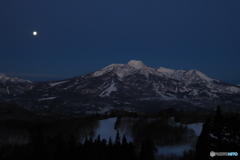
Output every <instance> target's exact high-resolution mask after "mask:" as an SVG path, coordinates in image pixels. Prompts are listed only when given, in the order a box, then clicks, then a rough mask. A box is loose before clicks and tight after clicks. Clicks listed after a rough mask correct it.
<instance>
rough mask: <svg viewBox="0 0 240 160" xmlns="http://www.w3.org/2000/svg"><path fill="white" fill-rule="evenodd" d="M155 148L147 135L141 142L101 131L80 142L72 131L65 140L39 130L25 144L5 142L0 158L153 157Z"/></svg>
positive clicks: (101, 159) (92, 159)
mask: <svg viewBox="0 0 240 160" xmlns="http://www.w3.org/2000/svg"><path fill="white" fill-rule="evenodd" d="M156 151H157V149H156V147H155V146H154V144H153V142H152V140H151V139H150V138H146V139H144V140H143V141H142V142H141V143H138V144H137V143H133V142H128V141H127V138H126V136H125V135H124V136H123V138H122V139H121V137H120V135H119V132H117V134H116V138H115V140H114V141H113V140H112V139H111V137H110V138H109V140H108V141H107V140H106V139H101V138H100V135H98V137H97V138H96V139H95V140H93V139H92V138H91V137H86V139H85V141H84V142H83V143H77V141H76V139H75V137H74V136H73V135H72V136H70V137H69V139H68V140H66V139H65V138H64V136H63V134H61V133H60V134H58V135H57V136H54V137H44V136H43V132H42V131H41V130H39V131H38V132H37V134H35V135H34V136H33V137H32V140H31V142H30V143H28V144H25V145H7V146H4V147H1V148H0V159H1V160H15V159H18V160H19V159H20V160H21V159H24V160H32V159H34V160H61V159H63V160H66V159H81V160H113V159H114V160H154V156H155V152H156Z"/></svg>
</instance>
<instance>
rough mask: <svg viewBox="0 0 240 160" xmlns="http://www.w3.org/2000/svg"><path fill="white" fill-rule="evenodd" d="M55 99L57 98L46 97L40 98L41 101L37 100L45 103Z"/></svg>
mask: <svg viewBox="0 0 240 160" xmlns="http://www.w3.org/2000/svg"><path fill="white" fill-rule="evenodd" d="M55 98H57V97H47V98H41V99H39V100H38V101H47V100H53V99H55Z"/></svg>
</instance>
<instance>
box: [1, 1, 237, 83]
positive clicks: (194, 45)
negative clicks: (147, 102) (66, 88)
mask: <svg viewBox="0 0 240 160" xmlns="http://www.w3.org/2000/svg"><path fill="white" fill-rule="evenodd" d="M34 30H36V31H38V35H37V36H33V35H32V32H33V31H34ZM239 43H240V1H239V0H231V1H226V0H181V1H180V0H150V1H149V0H101V1H99V0H71V1H67V0H34V1H33V0H22V1H19V0H0V73H4V74H6V75H9V76H17V77H21V78H27V79H30V80H33V81H45V80H54V79H56V80H59V79H65V78H70V77H74V76H78V75H81V74H85V73H89V72H92V71H95V70H98V69H101V68H103V67H105V66H107V65H109V64H112V63H127V62H128V61H129V60H131V59H135V60H141V61H142V62H143V63H145V64H146V65H147V66H149V67H152V68H157V67H166V68H171V69H183V70H188V69H197V70H199V71H201V72H203V73H205V74H206V75H208V76H209V77H211V78H214V79H219V80H223V81H226V82H230V83H240V44H239Z"/></svg>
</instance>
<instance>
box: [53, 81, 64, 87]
mask: <svg viewBox="0 0 240 160" xmlns="http://www.w3.org/2000/svg"><path fill="white" fill-rule="evenodd" d="M66 82H67V81H61V82H55V83H50V84H49V85H50V86H51V87H54V86H56V85H59V84H63V83H66Z"/></svg>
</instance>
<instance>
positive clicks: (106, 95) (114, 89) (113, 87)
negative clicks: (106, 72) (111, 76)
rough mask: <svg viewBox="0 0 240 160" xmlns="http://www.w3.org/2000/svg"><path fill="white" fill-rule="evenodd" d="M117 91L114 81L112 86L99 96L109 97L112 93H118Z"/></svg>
mask: <svg viewBox="0 0 240 160" xmlns="http://www.w3.org/2000/svg"><path fill="white" fill-rule="evenodd" d="M104 85H105V84H104ZM116 91H117V88H116V84H115V83H114V81H113V80H112V81H111V84H110V85H109V86H108V87H107V88H106V89H105V90H104V91H103V92H102V93H100V94H99V96H100V97H109V96H110V94H111V93H112V92H116Z"/></svg>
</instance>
